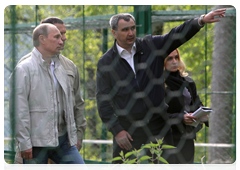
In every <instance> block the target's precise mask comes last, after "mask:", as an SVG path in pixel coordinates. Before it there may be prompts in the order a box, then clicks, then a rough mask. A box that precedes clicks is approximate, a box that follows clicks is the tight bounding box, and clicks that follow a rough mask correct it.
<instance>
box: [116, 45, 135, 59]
mask: <svg viewBox="0 0 240 170" xmlns="http://www.w3.org/2000/svg"><path fill="white" fill-rule="evenodd" d="M116 46H117V50H118V54H119V55H120V56H122V52H123V51H127V50H126V49H124V48H122V47H120V46H119V45H118V43H117V42H116ZM133 50H134V52H135V51H136V43H135V42H134V44H133V46H132V49H131V51H132V52H133Z"/></svg>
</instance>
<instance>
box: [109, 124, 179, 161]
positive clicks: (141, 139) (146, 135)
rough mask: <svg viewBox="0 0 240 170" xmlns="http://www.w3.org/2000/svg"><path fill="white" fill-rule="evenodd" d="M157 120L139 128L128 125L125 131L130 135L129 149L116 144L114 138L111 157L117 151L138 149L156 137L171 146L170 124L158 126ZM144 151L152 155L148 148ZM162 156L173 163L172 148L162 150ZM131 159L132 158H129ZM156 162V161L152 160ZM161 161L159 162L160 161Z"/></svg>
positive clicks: (153, 140)
mask: <svg viewBox="0 0 240 170" xmlns="http://www.w3.org/2000/svg"><path fill="white" fill-rule="evenodd" d="M159 123H161V122H159V121H158V120H156V121H154V122H151V123H150V124H148V125H147V126H144V127H141V128H134V127H133V126H128V127H127V128H125V129H127V131H128V133H129V134H130V135H131V136H132V138H133V141H130V142H131V144H132V148H131V150H125V149H122V148H120V147H119V145H118V144H117V142H116V140H115V138H114V139H113V158H115V157H118V156H120V155H119V153H120V152H121V151H123V153H124V155H125V154H126V153H127V152H130V151H132V150H134V149H136V150H138V149H140V148H141V146H142V145H144V144H147V143H150V142H153V143H156V139H162V138H164V139H163V142H164V144H168V145H172V146H173V140H172V134H171V128H170V126H169V127H167V125H166V126H160V125H159ZM145 153H146V154H147V155H148V156H150V157H152V154H151V153H150V151H149V149H146V150H145ZM161 156H162V157H163V158H165V159H166V160H167V161H168V163H170V164H173V163H175V157H174V155H172V149H166V150H163V153H162V155H161ZM130 159H132V158H130ZM112 163H114V164H121V163H122V161H121V160H120V161H113V162H112ZM154 163H156V162H154ZM160 163H161V162H160Z"/></svg>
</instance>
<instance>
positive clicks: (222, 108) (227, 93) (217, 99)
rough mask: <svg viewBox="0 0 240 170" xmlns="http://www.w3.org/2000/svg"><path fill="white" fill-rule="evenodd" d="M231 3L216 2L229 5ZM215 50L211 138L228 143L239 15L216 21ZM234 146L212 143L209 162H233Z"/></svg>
mask: <svg viewBox="0 0 240 170" xmlns="http://www.w3.org/2000/svg"><path fill="white" fill-rule="evenodd" d="M226 7H229V6H217V7H216V8H217V9H219V8H226ZM214 30H215V36H214V51H213V64H212V83H211V85H212V92H213V94H212V96H211V102H212V109H213V113H212V114H211V116H210V128H209V142H210V143H227V144H231V143H232V142H233V141H232V117H233V115H232V113H233V106H234V105H233V98H234V95H235V94H234V93H232V92H233V91H234V90H233V87H234V84H235V79H234V72H235V64H236V39H235V36H236V18H235V17H227V18H223V19H222V20H221V22H219V23H216V24H215V28H214ZM231 154H232V153H231V148H220V147H212V148H210V149H209V157H208V161H209V163H232V162H233V161H232V160H231Z"/></svg>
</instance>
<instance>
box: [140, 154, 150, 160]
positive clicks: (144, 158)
mask: <svg viewBox="0 0 240 170" xmlns="http://www.w3.org/2000/svg"><path fill="white" fill-rule="evenodd" d="M148 159H151V157H150V156H147V155H146V156H143V157H141V158H140V159H139V162H142V161H146V160H148Z"/></svg>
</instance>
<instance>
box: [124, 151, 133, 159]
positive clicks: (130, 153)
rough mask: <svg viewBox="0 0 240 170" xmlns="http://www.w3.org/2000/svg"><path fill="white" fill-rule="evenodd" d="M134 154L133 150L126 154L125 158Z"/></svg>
mask: <svg viewBox="0 0 240 170" xmlns="http://www.w3.org/2000/svg"><path fill="white" fill-rule="evenodd" d="M132 154H133V152H128V153H126V154H125V158H128V157H129V156H131V155H132Z"/></svg>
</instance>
